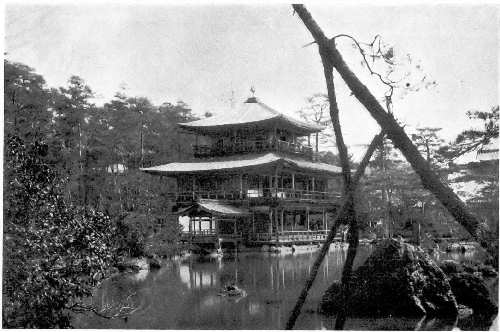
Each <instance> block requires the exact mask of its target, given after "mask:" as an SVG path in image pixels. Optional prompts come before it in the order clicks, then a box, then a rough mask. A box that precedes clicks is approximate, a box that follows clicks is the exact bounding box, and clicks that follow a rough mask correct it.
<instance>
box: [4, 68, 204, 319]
mask: <svg viewBox="0 0 500 332" xmlns="http://www.w3.org/2000/svg"><path fill="white" fill-rule="evenodd" d="M4 86H5V99H4V100H5V103H4V123H5V133H4V142H5V149H4V151H5V154H4V270H3V271H4V272H3V273H4V278H3V286H4V287H3V295H4V296H3V308H4V310H3V326H4V327H19V326H21V327H40V328H43V327H52V326H59V327H66V326H68V325H69V316H68V311H67V310H66V309H73V308H74V307H73V306H74V305H77V302H78V299H79V298H81V297H83V296H86V295H89V294H90V291H91V290H92V288H93V287H94V286H95V285H96V284H97V282H98V281H99V280H101V279H102V278H103V277H104V275H105V274H106V272H107V269H108V268H109V267H111V266H112V265H113V264H114V263H115V261H116V257H118V256H119V255H122V254H127V255H134V256H138V255H145V254H152V253H150V252H148V250H149V251H151V250H154V251H155V254H158V255H162V256H169V255H173V254H175V253H176V239H177V234H178V231H177V225H169V224H166V223H165V218H164V213H165V211H166V209H167V208H168V206H166V205H165V204H166V197H165V195H164V193H165V192H166V191H168V187H169V185H170V184H169V183H168V182H167V181H166V180H162V181H158V179H151V178H150V177H149V176H147V175H145V174H143V173H142V172H140V171H139V167H141V166H149V165H154V164H161V163H167V162H169V161H173V160H179V159H185V158H189V151H190V143H189V140H187V139H185V137H184V136H183V134H181V133H180V132H179V131H178V130H177V127H176V123H178V122H185V121H188V120H193V119H195V117H194V115H193V114H192V111H191V109H189V107H188V106H187V105H186V104H185V103H183V102H182V101H179V102H177V103H175V104H172V103H168V102H166V103H163V104H162V105H160V106H155V105H153V104H152V103H151V102H150V101H149V100H148V99H147V98H136V97H128V96H126V95H124V94H123V93H117V94H116V96H115V98H114V99H113V100H111V101H110V102H108V103H105V104H104V105H103V106H100V107H98V106H96V105H94V104H93V103H92V102H91V100H92V98H93V96H94V94H93V92H92V90H91V88H90V87H89V86H87V85H86V84H85V82H84V80H82V79H81V78H79V77H76V76H73V77H71V78H70V79H69V80H68V84H67V86H66V87H61V88H58V89H55V88H48V87H47V86H46V84H45V81H44V78H43V77H42V76H41V75H39V74H37V73H35V72H34V70H33V69H32V68H30V67H28V66H26V65H24V64H20V63H12V62H9V61H5V62H4ZM169 227H170V228H171V229H168V228H169ZM165 228H167V229H165ZM160 230H163V231H160ZM152 243H154V244H155V246H154V248H151V247H152V246H151V244H152ZM19 266H23V267H24V268H23V269H19Z"/></svg>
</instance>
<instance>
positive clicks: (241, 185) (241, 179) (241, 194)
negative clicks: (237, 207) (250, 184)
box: [240, 173, 243, 199]
mask: <svg viewBox="0 0 500 332" xmlns="http://www.w3.org/2000/svg"><path fill="white" fill-rule="evenodd" d="M240 199H243V173H240Z"/></svg>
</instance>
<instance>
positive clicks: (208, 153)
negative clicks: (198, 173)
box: [193, 140, 314, 159]
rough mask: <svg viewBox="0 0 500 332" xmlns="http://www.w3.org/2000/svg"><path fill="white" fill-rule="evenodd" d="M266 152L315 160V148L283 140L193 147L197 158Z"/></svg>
mask: <svg viewBox="0 0 500 332" xmlns="http://www.w3.org/2000/svg"><path fill="white" fill-rule="evenodd" d="M266 151H278V152H287V153H292V154H298V155H301V156H304V157H307V158H308V159H313V156H314V153H313V148H312V147H310V146H307V145H302V144H300V143H293V142H287V141H282V140H241V141H234V142H232V143H231V144H227V145H224V146H215V145H207V144H204V145H202V144H196V145H193V153H194V156H195V157H196V158H204V157H212V156H224V155H231V154H239V153H259V152H266Z"/></svg>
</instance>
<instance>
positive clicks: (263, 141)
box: [142, 97, 341, 248]
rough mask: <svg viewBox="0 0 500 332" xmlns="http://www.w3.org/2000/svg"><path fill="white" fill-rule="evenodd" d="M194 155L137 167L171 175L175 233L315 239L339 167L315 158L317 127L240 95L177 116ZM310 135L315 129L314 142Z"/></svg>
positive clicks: (247, 239) (251, 242)
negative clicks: (221, 106) (239, 99)
mask: <svg viewBox="0 0 500 332" xmlns="http://www.w3.org/2000/svg"><path fill="white" fill-rule="evenodd" d="M179 126H180V127H181V128H182V129H183V130H185V131H186V132H188V133H191V134H193V135H194V137H193V139H194V142H193V145H192V148H193V154H194V160H193V161H190V162H174V163H169V164H166V165H160V166H155V167H149V168H143V169H142V171H144V172H147V173H150V174H153V175H162V176H168V177H172V178H175V179H176V183H177V190H176V191H175V192H172V193H169V196H170V198H171V200H172V201H173V202H174V203H175V204H174V205H173V209H172V214H173V215H175V220H181V217H184V218H183V219H189V222H188V225H187V227H185V229H184V230H183V234H182V240H183V241H187V242H189V243H192V244H194V245H198V246H200V247H215V248H219V247H220V246H221V245H222V246H223V245H228V244H229V245H235V246H239V245H240V244H244V245H246V246H261V245H266V244H267V245H292V244H311V243H319V242H323V241H324V240H325V238H326V235H327V232H328V229H329V223H328V221H329V219H331V216H332V215H333V214H334V213H335V210H336V209H337V208H338V204H339V201H340V188H341V178H340V176H341V170H340V168H339V167H337V166H334V165H330V164H326V163H321V162H318V161H317V156H318V142H317V135H313V134H317V133H318V132H320V131H321V130H322V129H323V128H322V127H320V126H317V125H314V124H311V123H306V122H302V121H299V120H296V119H293V118H291V117H289V116H287V115H284V114H282V113H279V112H277V111H275V110H273V109H272V108H270V107H269V106H267V105H265V104H263V103H262V102H260V101H259V100H257V98H255V97H251V98H248V99H247V100H246V101H245V102H244V103H242V104H241V105H240V106H239V107H237V108H236V109H232V110H231V111H228V112H226V113H222V114H220V115H216V116H212V117H208V118H205V119H201V120H197V121H192V122H188V123H181V124H179ZM311 135H313V138H314V137H316V147H315V149H314V148H313V147H312V145H311Z"/></svg>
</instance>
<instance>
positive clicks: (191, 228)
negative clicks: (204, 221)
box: [188, 216, 193, 233]
mask: <svg viewBox="0 0 500 332" xmlns="http://www.w3.org/2000/svg"><path fill="white" fill-rule="evenodd" d="M192 222H193V218H192V217H191V216H189V226H188V227H189V233H192V232H193V226H192Z"/></svg>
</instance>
